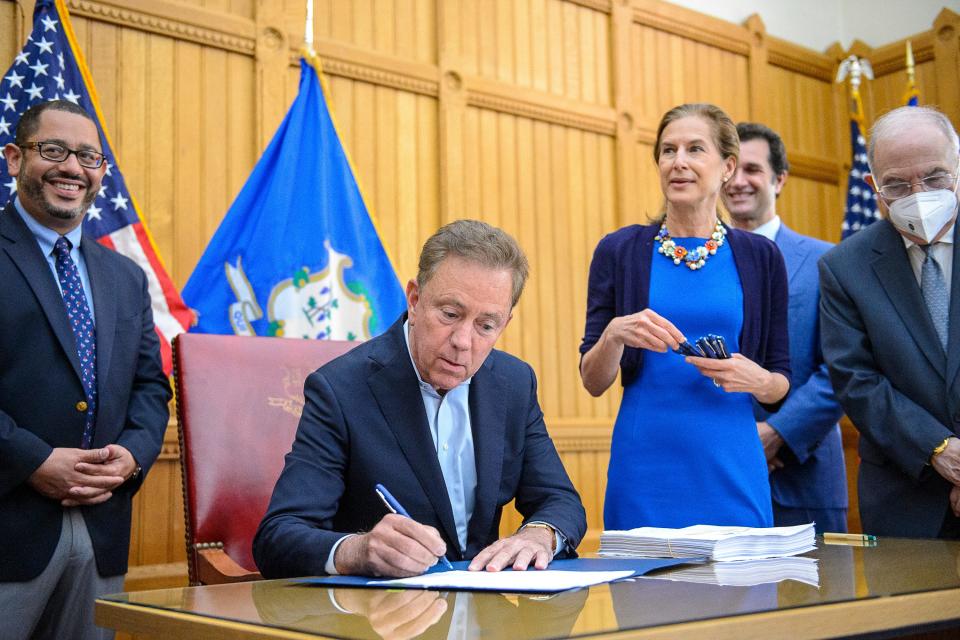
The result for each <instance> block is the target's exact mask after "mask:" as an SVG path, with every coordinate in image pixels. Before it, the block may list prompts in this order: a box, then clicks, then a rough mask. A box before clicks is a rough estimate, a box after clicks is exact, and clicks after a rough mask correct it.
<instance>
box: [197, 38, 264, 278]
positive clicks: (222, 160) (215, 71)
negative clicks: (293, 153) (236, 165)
mask: <svg viewBox="0 0 960 640" xmlns="http://www.w3.org/2000/svg"><path fill="white" fill-rule="evenodd" d="M227 57H228V54H227V52H226V51H222V50H217V49H211V48H205V49H203V50H202V51H201V53H200V68H199V69H198V72H199V73H198V75H199V76H200V78H201V89H200V91H201V94H200V100H201V103H200V112H199V113H198V114H197V116H199V117H198V118H197V119H198V120H199V121H200V136H199V137H198V138H197V139H196V140H194V141H193V144H195V145H200V146H201V168H200V171H201V174H200V175H201V182H200V189H201V190H200V198H199V199H198V202H197V205H199V212H198V213H199V216H198V217H199V220H198V223H199V224H197V225H196V226H195V227H194V230H193V234H194V235H198V236H200V241H201V243H202V244H201V247H200V253H199V254H197V256H196V260H197V261H199V259H200V255H202V253H203V250H204V249H205V248H206V246H207V242H206V239H208V238H211V237H213V234H214V232H215V231H216V230H217V227H218V226H219V224H220V221H221V220H222V219H223V216H224V214H225V213H226V212H227V208H228V207H229V206H230V203H231V202H232V201H233V196H234V195H236V194H233V193H228V191H227V162H226V160H227V154H226V153H225V150H226V149H225V147H226V140H227V138H228V137H229V135H230V132H229V131H227V128H226V127H227V121H228V117H227V114H228V113H229V112H230V102H229V101H228V100H227V99H226V97H227V95H228V91H227V87H228V86H229V84H230V80H229V78H228V76H227ZM248 160H254V159H253V158H248Z"/></svg>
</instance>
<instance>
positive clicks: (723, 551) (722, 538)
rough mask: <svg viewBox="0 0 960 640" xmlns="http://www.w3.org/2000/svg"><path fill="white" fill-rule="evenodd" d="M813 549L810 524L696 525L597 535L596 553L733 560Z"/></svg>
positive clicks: (787, 554) (641, 556) (781, 554)
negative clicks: (760, 526)
mask: <svg viewBox="0 0 960 640" xmlns="http://www.w3.org/2000/svg"><path fill="white" fill-rule="evenodd" d="M813 549H816V544H815V543H814V529H813V523H810V524H802V525H797V526H795V527H767V528H756V527H722V526H716V525H708V524H698V525H694V526H692V527H684V528H683V529H665V528H658V527H641V528H639V529H630V530H629V531H604V532H603V533H601V534H600V555H601V556H602V557H606V558H707V559H709V560H715V561H735V560H753V559H756V558H779V557H783V556H794V555H797V554H801V553H804V552H806V551H812V550H813Z"/></svg>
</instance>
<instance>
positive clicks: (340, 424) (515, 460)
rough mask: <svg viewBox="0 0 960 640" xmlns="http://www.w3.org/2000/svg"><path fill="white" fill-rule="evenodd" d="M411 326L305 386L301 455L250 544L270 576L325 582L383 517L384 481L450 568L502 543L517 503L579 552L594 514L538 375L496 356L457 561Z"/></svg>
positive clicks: (482, 375) (484, 393) (483, 374)
mask: <svg viewBox="0 0 960 640" xmlns="http://www.w3.org/2000/svg"><path fill="white" fill-rule="evenodd" d="M405 319H406V314H404V315H403V316H402V317H401V318H400V319H399V320H398V321H397V322H395V323H394V324H393V326H392V327H390V329H389V330H387V332H386V333H384V334H383V335H381V336H378V337H376V338H374V339H372V340H369V341H368V342H366V343H364V344H362V345H360V346H358V347H356V348H355V349H353V350H352V351H350V352H349V353H347V354H345V355H343V356H341V357H340V358H337V359H336V360H333V361H332V362H330V363H328V364H327V365H325V366H323V367H321V368H320V369H318V370H317V371H315V372H314V373H312V374H311V375H310V376H309V377H308V378H307V381H306V384H305V385H304V397H305V401H306V403H305V406H304V409H303V415H302V417H301V419H300V424H299V426H298V427H297V435H296V438H295V439H294V442H293V448H292V450H291V451H290V453H288V454H287V456H286V460H285V463H284V468H283V472H282V473H281V474H280V478H279V479H278V480H277V485H276V487H275V488H274V491H273V497H272V498H271V500H270V505H269V507H268V508H267V513H266V515H265V516H264V518H263V521H262V522H261V523H260V527H259V528H258V530H257V535H256V537H255V538H254V542H253V556H254V559H255V560H256V563H257V566H258V567H259V568H260V571H261V572H262V573H263V575H264V577H270V578H275V577H290V576H302V575H316V574H322V573H324V572H325V568H324V565H325V564H326V562H327V558H328V557H329V555H330V551H331V549H332V548H333V545H334V543H335V542H336V541H337V540H339V539H340V538H341V537H343V536H345V535H347V534H350V533H357V532H362V531H369V530H370V529H371V528H373V526H374V525H376V524H377V522H379V521H380V519H381V518H382V517H383V516H384V514H385V509H384V506H383V504H382V503H381V502H380V500H379V499H378V498H377V495H376V493H375V492H374V485H375V484H377V483H383V484H384V485H385V486H386V487H387V488H388V489H390V492H391V493H392V494H393V495H394V496H395V497H396V498H397V500H398V501H399V502H400V504H402V505H403V506H404V507H406V509H407V511H408V512H409V513H410V516H411V517H412V518H413V519H414V520H416V521H418V522H420V523H422V524H427V525H430V526H433V527H435V528H436V529H437V530H438V531H439V532H440V535H441V536H442V537H443V539H444V541H445V542H446V543H447V557H448V558H449V559H450V560H462V559H469V558H473V557H474V556H475V555H476V554H477V553H479V552H480V551H481V550H482V549H483V548H484V547H486V546H488V545H489V544H491V543H493V542H494V541H496V540H497V538H498V537H499V526H500V514H501V511H502V509H503V506H504V505H505V504H507V503H509V502H510V501H511V500H513V499H516V507H517V510H518V511H519V512H520V513H521V514H522V515H523V517H524V521H525V522H526V521H531V520H537V521H543V522H548V523H550V524H551V525H553V526H555V527H557V528H558V529H559V530H560V532H561V533H562V534H563V535H564V536H565V537H566V539H567V543H568V546H569V548H570V549H575V548H576V547H577V545H578V544H579V543H580V540H581V538H582V537H583V534H584V533H585V531H586V515H585V512H584V509H583V506H582V504H581V503H580V497H579V495H577V492H576V490H575V489H574V488H573V485H572V484H571V482H570V479H569V477H568V476H567V473H566V471H565V470H564V468H563V464H562V462H561V461H560V457H559V456H558V455H557V452H556V449H555V448H554V446H553V442H552V441H551V440H550V437H549V435H548V434H547V430H546V427H545V426H544V423H543V413H542V412H541V410H540V405H539V402H538V401H537V383H536V377H535V376H534V373H533V370H532V369H531V368H530V366H529V365H527V364H526V363H524V362H522V361H521V360H518V359H517V358H515V357H513V356H510V355H508V354H506V353H503V352H501V351H497V350H493V351H491V352H490V355H489V356H487V359H486V360H485V361H484V363H483V364H482V365H481V366H480V368H479V369H478V370H477V372H476V374H474V377H473V380H472V381H471V383H470V399H469V405H470V419H471V423H472V428H473V444H474V452H475V456H476V465H477V489H476V503H475V506H474V511H473V517H472V518H471V519H470V522H469V524H468V528H467V549H466V550H465V552H464V553H461V552H460V549H459V544H458V542H457V530H456V525H455V524H454V520H453V510H452V508H451V506H450V500H449V498H448V497H447V492H446V485H445V484H444V480H443V473H442V472H441V470H440V463H439V461H438V460H437V454H436V448H435V446H434V444H433V439H432V438H431V436H430V428H429V426H428V422H427V416H426V412H425V410H424V407H423V400H422V398H421V395H420V387H419V385H418V382H417V376H416V373H415V371H414V368H413V364H412V363H411V361H410V355H409V352H408V351H407V347H406V343H405V341H404V336H403V322H404V320H405ZM574 555H575V554H574ZM558 557H562V556H558Z"/></svg>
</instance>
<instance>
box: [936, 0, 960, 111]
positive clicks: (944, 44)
mask: <svg viewBox="0 0 960 640" xmlns="http://www.w3.org/2000/svg"><path fill="white" fill-rule="evenodd" d="M933 31H934V45H933V51H934V54H933V55H934V61H935V62H934V66H935V68H936V74H937V81H938V82H937V98H938V102H939V106H940V108H941V109H942V110H943V112H944V113H946V114H947V115H948V116H949V117H950V119H951V120H952V121H953V126H954V127H955V128H957V127H960V74H958V73H957V69H960V14H957V13H955V12H953V11H951V10H949V9H943V10H942V11H941V12H940V14H939V15H938V16H937V19H936V20H935V21H934V23H933Z"/></svg>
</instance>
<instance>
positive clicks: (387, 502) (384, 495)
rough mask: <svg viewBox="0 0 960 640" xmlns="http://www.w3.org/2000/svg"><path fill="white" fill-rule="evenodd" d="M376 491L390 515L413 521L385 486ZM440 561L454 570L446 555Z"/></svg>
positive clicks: (379, 485)
mask: <svg viewBox="0 0 960 640" xmlns="http://www.w3.org/2000/svg"><path fill="white" fill-rule="evenodd" d="M374 491H376V492H377V495H378V496H380V500H382V501H383V504H384V506H386V507H387V510H388V511H390V513H395V514H397V515H400V516H403V517H404V518H410V519H411V520H413V517H412V516H411V515H410V514H409V513H407V510H406V509H404V508H403V505H402V504H400V503H399V502H397V499H396V498H394V497H393V495H392V494H391V493H390V492H389V491H387V488H386V487H385V486H383V485H382V484H378V485H377V486H376V487H374ZM439 559H440V562H441V564H443V566H445V567H446V568H447V569H453V565H452V564H450V561H449V560H447V556H446V555H445V554H442V553H441V554H439Z"/></svg>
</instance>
